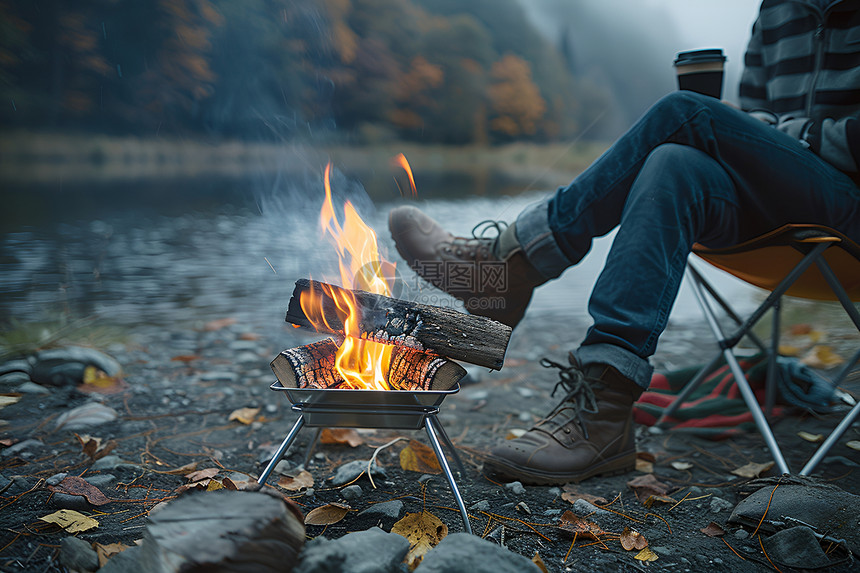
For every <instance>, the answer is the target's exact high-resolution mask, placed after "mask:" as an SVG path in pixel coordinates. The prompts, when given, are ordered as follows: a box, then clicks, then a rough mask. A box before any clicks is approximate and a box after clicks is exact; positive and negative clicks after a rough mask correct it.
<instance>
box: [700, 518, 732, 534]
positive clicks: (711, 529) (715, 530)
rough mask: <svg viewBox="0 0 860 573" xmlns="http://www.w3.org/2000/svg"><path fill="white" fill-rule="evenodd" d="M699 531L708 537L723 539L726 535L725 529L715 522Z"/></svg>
mask: <svg viewBox="0 0 860 573" xmlns="http://www.w3.org/2000/svg"><path fill="white" fill-rule="evenodd" d="M699 531H701V532H702V533H704V534H705V535H707V536H708V537H722V536H723V535H725V534H726V530H725V529H723V527H722V526H721V525H720V524H719V523H716V522H715V521H712V522H710V523H709V524H708V525H706V526H705V527H703V528H702V529H700V530H699Z"/></svg>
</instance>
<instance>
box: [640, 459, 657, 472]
mask: <svg viewBox="0 0 860 573" xmlns="http://www.w3.org/2000/svg"><path fill="white" fill-rule="evenodd" d="M636 471H637V472H642V473H646V474H650V473H653V472H654V462H649V461H648V460H640V459H639V458H636Z"/></svg>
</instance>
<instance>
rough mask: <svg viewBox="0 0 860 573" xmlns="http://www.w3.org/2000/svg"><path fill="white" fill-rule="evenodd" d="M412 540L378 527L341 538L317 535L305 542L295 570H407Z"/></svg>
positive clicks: (385, 572)
mask: <svg viewBox="0 0 860 573" xmlns="http://www.w3.org/2000/svg"><path fill="white" fill-rule="evenodd" d="M408 552H409V541H407V540H406V538H405V537H402V536H400V535H397V534H396V533H386V532H384V531H382V530H381V529H379V528H378V527H372V528H370V529H368V530H367V531H356V532H354V533H348V534H346V535H344V536H343V537H341V538H340V539H335V540H330V539H326V538H325V537H317V538H316V539H314V540H313V541H310V542H308V543H307V544H306V545H305V549H304V551H302V555H301V561H300V562H299V564H298V566H297V567H296V568H295V570H294V573H406V571H407V569H406V566H405V565H404V564H403V559H404V557H406V554H407V553H408Z"/></svg>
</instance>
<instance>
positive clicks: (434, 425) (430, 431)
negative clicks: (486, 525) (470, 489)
mask: <svg viewBox="0 0 860 573" xmlns="http://www.w3.org/2000/svg"><path fill="white" fill-rule="evenodd" d="M424 427H425V428H426V430H427V436H428V437H429V438H430V445H432V446H433V451H434V452H435V453H436V458H437V459H438V460H439V465H441V466H442V471H443V472H445V477H446V478H447V479H448V484H449V485H450V486H451V492H452V493H453V494H454V499H456V500H457V507H459V508H460V515H461V516H462V517H463V528H464V529H465V531H466V533H468V534H471V533H472V526H471V524H470V523H469V514H468V513H466V505H465V504H464V503H463V496H461V495H460V490H459V489H458V488H457V482H456V481H454V476H453V474H451V467H450V466H449V465H448V460H447V459H445V452H443V451H442V446H441V445H439V439H438V438H437V437H436V432H437V431H438V430H437V429H441V428H442V426H441V424H439V423H438V420H436V419H435V416H427V417H425V418H424ZM442 432H444V430H442ZM446 438H447V437H446ZM446 442H448V444H450V443H451V442H450V440H447V439H446ZM449 447H451V446H449ZM452 450H453V448H452Z"/></svg>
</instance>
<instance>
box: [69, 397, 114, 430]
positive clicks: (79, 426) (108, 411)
mask: <svg viewBox="0 0 860 573" xmlns="http://www.w3.org/2000/svg"><path fill="white" fill-rule="evenodd" d="M117 416H118V415H117V412H116V410H114V409H113V408H110V407H108V406H105V405H103V404H99V403H98V402H89V403H87V404H84V405H83V406H78V407H77V408H73V409H71V410H69V411H68V412H65V413H64V414H62V415H61V416H60V417H59V418H57V423H56V425H55V427H56V428H57V429H60V428H62V429H64V430H85V429H88V428H92V427H93V426H98V425H100V424H104V423H106V422H112V421H114V420H116V419H117Z"/></svg>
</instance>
